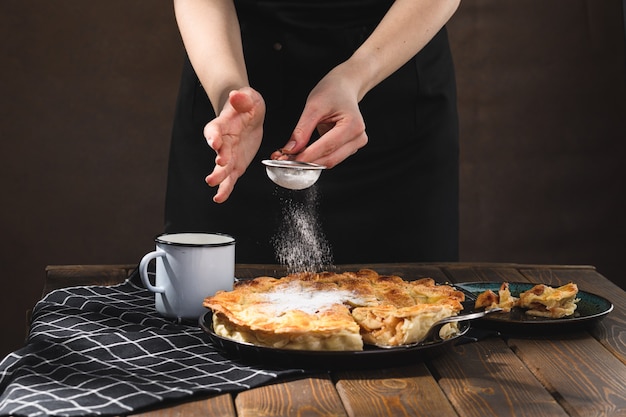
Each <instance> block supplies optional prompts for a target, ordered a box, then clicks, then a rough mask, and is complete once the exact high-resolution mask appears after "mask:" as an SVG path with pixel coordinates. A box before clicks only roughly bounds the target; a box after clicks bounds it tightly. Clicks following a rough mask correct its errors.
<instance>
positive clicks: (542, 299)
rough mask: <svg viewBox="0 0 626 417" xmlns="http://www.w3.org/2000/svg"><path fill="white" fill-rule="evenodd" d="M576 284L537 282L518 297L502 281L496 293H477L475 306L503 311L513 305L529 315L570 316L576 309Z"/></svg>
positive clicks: (488, 291)
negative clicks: (558, 285)
mask: <svg viewBox="0 0 626 417" xmlns="http://www.w3.org/2000/svg"><path fill="white" fill-rule="evenodd" d="M577 294H578V286H577V285H576V284H574V283H572V282H570V283H568V284H565V285H563V286H561V287H558V288H553V287H550V286H548V285H545V284H537V285H535V286H534V287H532V288H531V289H529V290H527V291H524V292H523V293H521V294H520V295H519V298H516V297H513V296H512V295H511V291H510V290H509V284H508V283H507V282H503V283H502V285H501V286H500V289H499V290H498V294H496V293H494V292H493V291H491V290H487V291H484V292H482V293H481V294H479V295H478V297H477V298H476V302H475V305H474V306H475V308H487V309H490V308H496V307H500V308H502V309H503V310H504V311H505V312H508V311H511V308H513V307H520V308H523V309H525V310H526V311H525V313H526V314H527V315H529V316H535V317H547V318H553V319H554V318H562V317H567V316H571V315H573V314H574V312H575V311H576V307H577V304H576V303H577V302H578V301H579V300H578V299H577V298H576V295H577Z"/></svg>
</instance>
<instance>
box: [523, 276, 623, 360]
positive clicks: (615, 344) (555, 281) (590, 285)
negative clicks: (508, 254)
mask: <svg viewBox="0 0 626 417" xmlns="http://www.w3.org/2000/svg"><path fill="white" fill-rule="evenodd" d="M522 273H524V275H526V276H527V277H528V278H529V279H530V280H532V281H533V282H542V283H546V284H548V285H553V286H556V285H563V284H566V283H568V282H574V283H576V285H578V288H579V289H580V290H583V291H587V292H590V293H592V294H597V295H599V296H602V297H605V298H606V299H608V300H609V301H611V303H613V305H614V309H613V311H612V312H610V313H609V314H608V315H607V316H606V317H604V318H603V319H602V321H600V322H599V323H598V325H597V326H595V327H593V328H592V329H590V332H591V334H592V335H593V336H594V337H595V338H596V339H597V340H599V341H600V343H602V345H603V346H604V347H605V348H606V349H608V350H609V351H611V352H612V353H613V355H615V356H616V357H617V358H618V359H619V360H620V361H621V362H622V363H624V364H626V343H624V341H625V340H626V291H624V290H622V289H621V288H620V287H618V286H617V285H615V284H614V283H612V282H611V281H609V280H608V279H606V278H605V277H603V276H602V275H600V274H599V273H597V272H595V271H589V270H567V271H566V270H552V269H550V270H534V269H533V270H522Z"/></svg>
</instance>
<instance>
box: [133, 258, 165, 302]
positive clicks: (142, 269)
mask: <svg viewBox="0 0 626 417" xmlns="http://www.w3.org/2000/svg"><path fill="white" fill-rule="evenodd" d="M161 256H165V252H163V251H154V252H150V253H146V254H145V255H144V257H143V258H141V262H139V275H140V276H141V281H142V282H143V285H145V286H146V288H147V289H149V290H150V291H152V292H158V293H164V292H165V288H163V287H156V286H154V285H152V284H151V283H150V280H149V279H148V264H149V263H150V261H151V260H153V259H156V258H159V257H161Z"/></svg>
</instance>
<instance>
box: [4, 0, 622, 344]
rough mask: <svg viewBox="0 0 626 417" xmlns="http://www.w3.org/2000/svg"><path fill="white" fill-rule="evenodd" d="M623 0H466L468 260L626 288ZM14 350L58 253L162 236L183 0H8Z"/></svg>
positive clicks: (462, 43) (78, 260)
mask: <svg viewBox="0 0 626 417" xmlns="http://www.w3.org/2000/svg"><path fill="white" fill-rule="evenodd" d="M622 16H623V15H622V9H621V0H605V1H596V0H587V1H584V0H532V1H530V0H529V1H524V2H520V1H514V0H464V1H463V3H462V5H461V9H460V10H459V11H458V13H457V14H456V16H455V17H454V18H453V20H452V21H451V23H450V25H449V29H450V33H451V37H452V46H453V50H454V53H455V57H456V65H457V73H458V85H459V108H460V112H461V123H462V135H461V140H462V144H461V175H462V177H461V257H462V260H464V261H503V262H531V263H567V264H592V265H595V266H596V267H597V268H598V270H599V272H600V273H602V274H604V275H605V276H607V277H608V278H610V279H611V280H613V281H614V282H616V283H618V284H620V285H621V286H622V287H624V288H626V277H625V276H624V274H623V268H622V267H621V262H622V260H623V258H624V254H625V253H626V251H625V249H626V244H625V240H626V239H625V238H626V233H625V232H626V224H625V220H624V218H625V212H626V203H625V200H626V199H625V198H624V191H625V189H626V187H625V182H624V178H625V175H624V163H623V161H624V160H626V141H625V139H626V122H625V121H626V88H625V78H626V76H625V74H626V71H625V65H624V62H625V46H624V28H623V17H622ZM0 57H1V58H0V59H1V65H0V85H1V86H2V94H1V96H0V138H1V141H0V158H1V163H0V170H1V171H0V178H1V179H2V184H3V187H2V204H1V205H0V219H1V227H2V229H1V235H0V242H1V243H0V266H1V267H2V269H1V270H0V271H1V273H2V283H3V287H2V290H1V291H0V294H1V295H0V297H1V298H0V304H1V305H2V315H0V325H1V326H2V327H1V328H2V332H3V335H2V337H1V345H0V355H2V356H3V355H4V354H6V353H8V352H9V351H10V350H13V349H16V348H18V347H19V346H20V344H21V343H22V341H23V337H24V332H25V330H24V320H25V311H26V309H28V308H30V307H31V306H32V305H33V304H34V303H35V302H36V300H37V299H38V298H39V296H40V294H41V289H42V285H43V279H44V268H45V266H46V265H48V264H106V263H136V262H138V261H139V259H140V258H141V256H142V255H143V254H144V253H145V252H147V251H149V250H152V248H153V243H152V238H153V236H154V235H156V234H157V233H159V232H160V231H161V224H162V211H163V209H162V207H163V199H164V184H165V176H166V169H167V152H168V146H169V132H170V121H171V118H172V113H173V106H174V100H175V96H176V90H177V85H178V75H179V71H180V64H181V57H182V47H181V42H180V38H179V35H178V32H177V28H176V26H175V22H174V18H173V12H172V5H171V1H170V0H134V1H126V0H106V1H93V0H92V1H81V0H56V1H54V2H50V1H45V0H3V1H1V2H0Z"/></svg>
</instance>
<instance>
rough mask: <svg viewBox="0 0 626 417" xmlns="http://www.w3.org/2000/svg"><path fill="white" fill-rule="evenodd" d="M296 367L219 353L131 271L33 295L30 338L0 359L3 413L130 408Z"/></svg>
mask: <svg viewBox="0 0 626 417" xmlns="http://www.w3.org/2000/svg"><path fill="white" fill-rule="evenodd" d="M301 372H302V371H301V370H295V369H294V370H277V369H271V368H264V369H263V368H257V367H250V366H246V365H242V364H238V363H236V362H233V361H231V360H229V359H227V358H225V357H223V356H222V355H221V354H220V353H219V352H218V351H217V350H216V349H215V348H214V347H213V346H212V345H211V343H210V342H209V340H208V338H207V336H206V335H205V334H204V332H203V331H202V330H201V329H200V328H199V327H198V326H197V325H195V324H178V323H174V322H172V321H168V320H166V319H164V318H162V317H160V316H159V315H158V314H157V313H156V311H155V309H154V294H153V293H151V292H149V291H148V290H146V289H145V288H143V287H142V286H141V284H140V282H139V280H138V279H137V277H136V275H135V276H133V277H131V278H130V279H129V280H127V281H126V282H124V283H123V284H120V285H116V286H110V287H95V286H94V287H73V288H66V289H60V290H55V291H53V292H51V293H50V294H48V295H47V296H46V297H45V298H44V299H42V300H41V301H40V302H39V303H37V305H36V306H35V309H34V311H33V322H32V325H31V331H30V335H29V340H28V343H27V345H26V346H25V347H24V348H22V349H20V350H18V351H16V352H14V353H11V354H9V355H8V356H7V357H5V358H4V360H2V362H0V393H1V396H0V415H15V416H22V415H25V416H44V415H45V416H50V415H53V416H76V415H118V414H128V413H131V412H134V411H137V410H141V409H143V408H145V407H149V406H154V405H156V404H159V403H163V402H164V401H171V400H184V399H186V398H191V397H192V396H197V395H209V394H212V393H224V392H235V391H241V390H244V389H247V388H251V387H255V386H259V385H262V384H265V383H268V382H270V381H273V380H276V379H277V378H279V377H281V376H285V375H289V374H294V373H301Z"/></svg>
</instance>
